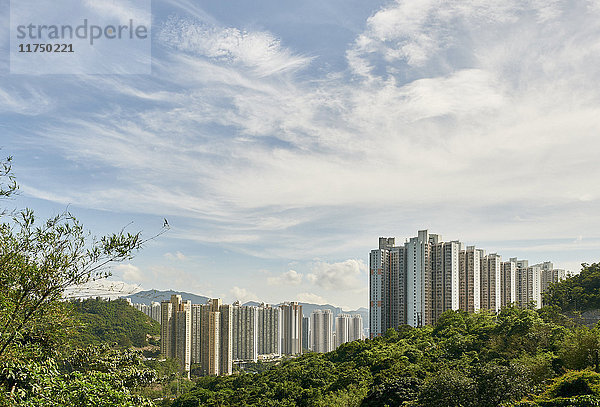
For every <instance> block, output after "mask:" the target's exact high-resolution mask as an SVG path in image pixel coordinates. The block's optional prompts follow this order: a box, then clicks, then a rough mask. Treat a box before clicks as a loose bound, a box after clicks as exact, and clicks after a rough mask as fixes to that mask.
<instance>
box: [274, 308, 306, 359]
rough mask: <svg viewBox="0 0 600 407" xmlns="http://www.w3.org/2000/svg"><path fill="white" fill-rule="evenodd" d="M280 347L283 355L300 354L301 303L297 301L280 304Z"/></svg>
mask: <svg viewBox="0 0 600 407" xmlns="http://www.w3.org/2000/svg"><path fill="white" fill-rule="evenodd" d="M279 307H280V309H281V322H282V324H281V326H282V329H281V332H282V333H281V343H282V346H281V349H282V352H281V353H282V354H284V355H300V354H302V305H300V304H298V303H297V302H286V303H283V304H281V305H280V306H279Z"/></svg>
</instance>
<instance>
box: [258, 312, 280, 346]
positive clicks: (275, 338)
mask: <svg viewBox="0 0 600 407" xmlns="http://www.w3.org/2000/svg"><path fill="white" fill-rule="evenodd" d="M281 333H282V321H281V309H279V307H272V306H270V305H269V304H264V303H263V304H261V305H260V306H259V307H258V354H259V355H281V354H282V349H281V339H282V338H281Z"/></svg>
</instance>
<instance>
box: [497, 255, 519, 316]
mask: <svg viewBox="0 0 600 407" xmlns="http://www.w3.org/2000/svg"><path fill="white" fill-rule="evenodd" d="M500 297H501V304H500V305H501V306H502V307H506V306H507V305H511V304H516V303H517V263H516V262H515V261H513V260H512V259H511V260H509V261H505V262H503V263H502V273H501V275H500Z"/></svg>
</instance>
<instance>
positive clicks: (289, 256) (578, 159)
mask: <svg viewBox="0 0 600 407" xmlns="http://www.w3.org/2000/svg"><path fill="white" fill-rule="evenodd" d="M104 3H106V4H107V7H108V3H110V2H109V1H105V0H102V1H101V0H98V1H96V2H95V7H99V6H101V5H102V4H104ZM598 4H599V3H598V2H597V1H584V0H580V1H566V0H565V1H553V0H505V1H501V2H484V1H470V0H460V1H459V0H456V1H451V0H448V1H435V0H419V1H414V0H397V1H375V0H374V1H369V2H366V1H364V0H329V1H326V2H323V1H317V0H307V1H302V2H290V1H280V0H263V1H260V2H248V1H242V0H238V1H227V2H218V1H213V0H194V1H192V0H160V1H155V2H153V4H152V7H153V10H152V11H153V12H152V19H153V22H152V58H153V59H152V74H151V75H37V76H35V75H15V74H10V73H9V58H8V52H9V46H10V45H9V40H8V30H9V28H8V27H9V17H8V15H9V14H8V8H9V2H8V1H7V0H0V10H1V11H0V13H2V14H1V16H0V18H1V20H0V26H2V27H3V28H2V30H3V32H4V33H5V34H2V35H0V51H1V57H0V146H1V147H2V151H1V152H0V153H1V154H2V155H4V156H6V155H12V156H13V157H14V170H15V173H16V175H17V177H18V180H19V182H20V184H21V195H20V196H19V197H18V198H17V199H16V200H14V201H11V202H9V203H8V205H9V206H11V205H12V206H13V207H24V206H29V207H32V208H35V209H36V210H37V211H38V212H39V213H40V214H41V215H50V214H55V213H58V212H61V211H64V210H65V209H66V208H67V207H68V209H69V210H70V211H72V212H73V213H75V214H76V215H77V216H78V217H79V218H80V219H81V220H82V221H83V222H84V223H85V224H86V226H88V227H89V228H90V229H92V230H93V231H94V232H96V233H98V234H102V233H108V232H111V231H115V230H119V229H121V228H122V227H123V226H125V225H128V224H129V223H130V222H133V223H132V224H131V225H130V226H128V229H129V230H131V231H136V230H142V231H143V233H144V234H145V235H146V236H151V235H153V234H156V233H157V232H159V231H160V228H161V226H162V223H163V217H166V218H167V219H168V220H169V223H170V225H171V229H170V231H169V232H168V233H166V234H164V235H162V236H160V237H159V238H157V239H155V240H154V241H152V242H150V243H149V244H148V245H147V246H146V247H145V249H144V250H143V251H142V252H140V253H139V255H138V256H137V257H136V258H135V259H134V260H133V261H131V262H130V263H127V264H122V265H119V266H117V267H116V268H115V269H114V270H113V273H114V276H113V277H112V279H113V280H114V281H121V282H124V283H123V285H122V286H126V285H128V284H135V285H139V286H140V287H141V288H144V289H151V288H156V289H175V290H185V291H188V292H193V293H196V294H201V295H206V296H219V297H223V298H224V299H225V300H226V301H232V300H234V299H241V300H243V301H246V300H262V301H267V302H279V301H283V300H301V301H307V302H316V303H324V302H327V303H331V304H335V305H338V306H343V307H345V308H357V307H360V306H366V305H367V301H368V298H367V286H368V277H367V267H368V264H367V261H368V260H367V255H368V252H369V250H370V249H372V248H375V247H376V245H377V238H378V237H379V236H396V237H397V239H399V240H400V241H403V240H404V239H405V238H408V237H411V236H414V235H415V234H416V232H417V230H419V229H429V230H430V232H433V233H439V234H441V235H442V236H443V237H444V238H445V239H447V240H455V239H459V240H461V241H463V242H465V243H466V244H469V245H471V244H474V245H477V246H479V247H482V248H485V249H487V250H488V251H490V252H498V253H500V254H502V256H503V257H504V258H508V257H519V258H527V259H529V260H530V261H532V262H538V261H543V260H551V261H554V263H555V265H556V266H558V267H563V268H567V269H570V270H573V271H575V270H578V268H579V266H578V265H579V264H580V263H582V262H588V263H590V262H597V261H598V260H599V259H598V257H599V255H600V232H599V230H600V181H599V180H600V165H599V163H598V156H599V152H600V86H599V85H598V84H599V83H600V6H599V5H598Z"/></svg>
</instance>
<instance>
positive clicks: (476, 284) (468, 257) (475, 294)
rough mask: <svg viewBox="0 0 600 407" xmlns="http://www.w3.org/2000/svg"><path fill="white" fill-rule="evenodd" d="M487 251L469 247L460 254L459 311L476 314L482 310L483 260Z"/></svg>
mask: <svg viewBox="0 0 600 407" xmlns="http://www.w3.org/2000/svg"><path fill="white" fill-rule="evenodd" d="M484 256H485V251H484V250H482V249H476V248H475V246H467V249H466V250H461V252H460V276H459V309H461V310H462V311H465V312H476V311H479V309H480V308H481V288H480V287H481V258H482V257H484Z"/></svg>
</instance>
